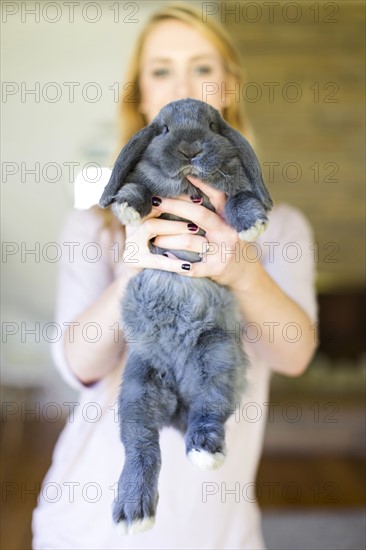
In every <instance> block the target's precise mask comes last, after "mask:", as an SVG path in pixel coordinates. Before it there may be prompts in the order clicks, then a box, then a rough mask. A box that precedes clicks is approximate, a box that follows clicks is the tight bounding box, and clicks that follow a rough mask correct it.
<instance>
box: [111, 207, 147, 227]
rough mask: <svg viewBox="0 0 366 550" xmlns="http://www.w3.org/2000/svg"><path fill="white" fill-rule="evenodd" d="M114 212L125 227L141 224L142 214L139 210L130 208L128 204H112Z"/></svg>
mask: <svg viewBox="0 0 366 550" xmlns="http://www.w3.org/2000/svg"><path fill="white" fill-rule="evenodd" d="M112 210H113V213H114V214H115V215H116V216H117V218H118V219H119V221H120V222H121V223H122V224H123V225H127V224H131V225H138V224H139V223H140V222H141V216H140V214H139V213H138V212H137V210H135V209H134V208H132V206H129V205H128V203H127V202H122V203H120V204H119V203H118V202H114V203H113V204H112Z"/></svg>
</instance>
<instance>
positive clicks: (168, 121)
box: [99, 99, 273, 533]
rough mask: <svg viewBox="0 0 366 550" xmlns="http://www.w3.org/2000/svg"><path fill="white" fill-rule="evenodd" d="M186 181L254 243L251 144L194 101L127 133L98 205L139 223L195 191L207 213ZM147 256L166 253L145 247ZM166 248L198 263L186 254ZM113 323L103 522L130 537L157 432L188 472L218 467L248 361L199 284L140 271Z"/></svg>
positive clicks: (139, 523)
mask: <svg viewBox="0 0 366 550" xmlns="http://www.w3.org/2000/svg"><path fill="white" fill-rule="evenodd" d="M189 174H191V175H195V176H197V177H199V178H200V179H201V180H203V181H204V182H207V183H208V184H210V185H211V186H212V187H214V188H215V189H219V190H221V191H224V192H225V193H226V195H227V202H226V206H225V210H224V217H225V220H226V221H227V223H228V224H229V225H231V226H232V227H233V228H235V229H236V230H237V232H238V233H239V236H240V238H241V239H243V240H247V241H250V240H254V239H255V237H256V236H257V235H258V234H259V233H260V232H261V231H262V230H263V229H264V227H265V225H266V222H267V216H266V213H267V212H268V211H269V210H270V209H271V208H272V206H273V202H272V199H271V197H270V195H269V193H268V190H267V189H266V186H265V184H264V182H263V179H262V174H261V169H260V166H259V162H258V160H257V157H256V155H255V153H254V151H253V149H252V148H251V146H250V145H249V143H248V142H247V140H246V139H245V138H244V137H243V136H242V135H241V134H240V133H239V132H237V131H236V130H234V129H233V128H231V127H230V126H229V124H227V123H226V122H225V121H224V120H223V118H222V117H221V115H220V113H219V111H217V110H216V109H214V108H213V107H211V106H210V105H208V104H207V103H204V102H202V101H198V100H193V99H182V100H179V101H174V102H172V103H169V104H168V105H166V106H165V107H163V109H162V110H161V111H160V113H159V114H158V115H157V116H156V117H155V119H154V120H153V121H152V122H151V123H150V124H149V125H148V126H146V127H145V128H143V129H142V130H140V131H139V132H137V134H135V136H134V137H133V138H132V139H131V140H130V141H129V142H128V143H127V145H126V146H125V147H124V148H123V149H122V151H121V153H120V154H119V156H118V158H117V160H116V163H115V165H114V168H113V171H112V174H111V178H110V180H109V182H108V184H107V186H106V187H105V189H104V192H103V195H102V197H101V199H100V202H99V204H100V206H102V207H103V208H105V207H107V206H109V205H111V204H112V209H113V211H114V213H115V214H116V216H117V217H118V218H119V220H120V221H121V222H122V223H123V224H137V223H140V220H141V218H142V217H144V216H146V215H147V214H149V213H150V212H151V208H152V202H151V201H152V197H153V196H154V195H157V196H161V197H176V196H178V195H180V194H182V193H186V194H188V195H194V196H197V195H200V196H202V197H203V203H202V204H203V205H204V206H206V207H207V208H209V209H211V210H212V211H214V207H213V206H212V204H211V203H210V201H209V199H208V197H206V196H205V195H204V194H203V193H202V192H201V191H200V190H199V189H197V188H196V187H194V186H193V185H192V184H191V183H190V182H189V181H188V180H187V179H186V176H187V175H189ZM161 217H164V218H166V219H182V218H177V217H176V216H172V215H169V214H163V215H162V216H161ZM186 221H189V220H186ZM201 234H204V232H202V231H201ZM150 250H151V252H152V253H157V254H162V253H164V252H166V251H165V250H163V249H159V248H157V247H156V246H154V245H153V244H152V243H151V244H150ZM171 252H173V253H174V254H175V255H176V256H177V257H178V258H180V259H182V260H184V261H189V262H197V261H201V256H200V255H199V254H197V253H194V252H189V251H181V250H180V251H179V250H172V251H171ZM122 318H123V322H124V323H130V324H131V325H132V326H133V327H134V328H135V330H134V333H133V336H134V338H133V340H134V341H133V342H130V343H129V350H128V359H127V364H126V367H125V369H124V373H123V381H122V385H121V391H120V396H119V421H120V429H121V440H122V443H123V445H124V449H125V463H124V467H123V471H122V473H121V476H120V479H119V482H118V494H117V497H116V499H115V502H114V509H113V519H114V521H115V523H117V524H118V525H119V526H120V527H121V528H122V530H123V531H124V532H128V533H131V532H138V531H143V530H146V529H149V528H150V527H152V525H153V524H154V518H155V514H156V508H157V502H158V477H159V472H160V466H161V455H160V447H159V430H160V429H161V428H162V427H163V426H175V427H176V428H177V429H179V430H180V431H181V432H182V433H183V434H184V435H185V446H186V453H187V455H188V457H189V458H190V459H191V460H192V461H193V463H194V464H196V465H197V466H198V467H200V468H201V469H209V468H217V467H219V466H221V464H222V463H223V461H224V457H225V430H224V425H225V422H226V420H227V419H228V417H229V416H230V415H231V414H232V412H233V410H234V407H235V402H236V401H238V400H240V398H241V395H242V394H243V391H244V390H245V372H246V366H247V359H246V356H245V354H244V352H243V348H242V344H241V342H240V341H237V339H236V337H235V326H237V325H236V323H239V322H240V319H241V317H240V312H239V309H238V306H237V304H236V302H235V299H234V297H233V295H232V293H231V291H230V290H229V289H228V288H227V287H224V286H220V285H218V284H217V283H215V282H213V281H212V280H210V279H208V278H197V277H196V278H195V277H185V276H182V275H179V274H176V273H171V272H168V271H162V270H157V269H145V270H143V271H140V272H139V273H138V274H137V275H136V276H135V277H133V278H132V279H131V280H130V281H129V283H128V286H127V289H126V293H125V297H124V299H123V301H122Z"/></svg>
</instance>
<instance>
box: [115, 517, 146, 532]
mask: <svg viewBox="0 0 366 550" xmlns="http://www.w3.org/2000/svg"><path fill="white" fill-rule="evenodd" d="M154 524H155V516H152V517H148V518H143V519H135V520H134V521H132V523H127V521H123V520H122V521H119V522H118V523H116V524H114V525H115V529H116V531H117V532H118V533H119V534H121V535H136V534H137V533H143V532H144V531H148V530H149V529H152V528H153V527H154Z"/></svg>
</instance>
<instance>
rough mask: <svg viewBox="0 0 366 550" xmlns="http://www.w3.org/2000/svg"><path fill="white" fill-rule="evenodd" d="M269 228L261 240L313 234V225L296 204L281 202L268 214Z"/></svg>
mask: <svg viewBox="0 0 366 550" xmlns="http://www.w3.org/2000/svg"><path fill="white" fill-rule="evenodd" d="M268 222H269V223H268V227H267V230H266V231H265V232H264V233H263V234H262V235H261V238H260V239H261V241H265V240H268V239H270V240H276V239H279V240H281V239H282V238H284V237H286V238H287V239H290V240H291V236H294V237H295V236H299V235H302V234H307V235H309V236H310V235H311V234H312V227H311V224H310V222H309V220H308V218H307V217H306V215H305V214H304V213H303V212H302V211H301V210H300V209H299V208H297V207H296V206H293V205H291V204H288V203H285V202H281V203H278V204H276V205H275V206H274V207H273V209H272V210H271V212H269V214H268Z"/></svg>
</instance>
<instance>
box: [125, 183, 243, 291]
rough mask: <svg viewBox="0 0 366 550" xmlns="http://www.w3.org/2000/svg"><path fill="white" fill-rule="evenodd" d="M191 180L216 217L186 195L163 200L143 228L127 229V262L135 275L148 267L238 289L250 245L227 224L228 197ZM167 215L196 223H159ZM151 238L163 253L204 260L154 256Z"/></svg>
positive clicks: (162, 221) (153, 210)
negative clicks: (194, 254)
mask: <svg viewBox="0 0 366 550" xmlns="http://www.w3.org/2000/svg"><path fill="white" fill-rule="evenodd" d="M188 179H189V180H190V181H191V182H192V183H193V184H194V185H195V186H196V187H198V188H199V189H201V190H202V191H203V192H204V193H205V195H207V196H208V198H209V199H210V201H211V203H212V205H213V206H214V207H215V210H216V213H215V212H211V211H210V210H208V209H207V208H205V207H204V206H202V205H201V204H199V203H196V202H193V201H192V199H191V198H190V197H188V196H186V195H181V196H180V197H178V198H174V199H171V198H161V203H160V204H159V205H156V206H153V208H152V212H151V214H149V216H147V217H146V218H145V219H144V221H143V223H142V224H140V225H139V226H126V243H125V252H124V256H123V261H124V263H125V265H127V266H128V267H129V268H130V269H132V270H133V271H135V272H137V271H140V270H141V269H145V268H152V269H162V270H166V271H173V272H175V273H180V274H182V275H185V276H190V277H209V278H211V279H212V280H214V281H216V282H217V283H219V284H222V285H227V286H231V285H234V286H235V282H236V280H237V279H240V280H242V279H243V276H244V272H245V270H246V269H247V265H246V264H247V262H245V259H244V257H245V254H244V250H245V246H246V245H245V243H243V242H242V241H240V240H239V236H238V233H237V232H236V231H235V230H234V229H233V228H232V227H230V226H229V225H228V224H227V223H226V222H225V220H224V219H223V211H224V206H225V203H226V195H225V193H223V192H222V191H218V190H216V189H213V188H212V187H210V186H209V185H207V184H206V183H203V182H202V181H201V180H199V179H197V178H194V177H193V176H192V177H191V176H189V177H188ZM163 212H168V213H170V214H175V215H176V216H180V217H182V218H183V217H184V218H186V219H189V220H190V221H191V222H192V223H186V222H180V221H172V220H164V219H159V218H158V216H160V215H161V214H162V213H163ZM199 228H201V229H203V230H204V231H205V236H204V237H202V236H200V235H197V232H198V230H199ZM150 239H154V245H156V246H159V247H160V248H166V249H172V250H189V251H192V252H197V253H199V254H201V255H202V261H201V262H197V263H189V262H184V261H182V260H179V259H178V258H176V257H175V256H173V254H170V253H169V254H168V257H165V256H162V255H159V254H152V253H151V252H150V250H149V247H148V242H149V240H150ZM249 266H251V264H249ZM249 268H250V267H249Z"/></svg>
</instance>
